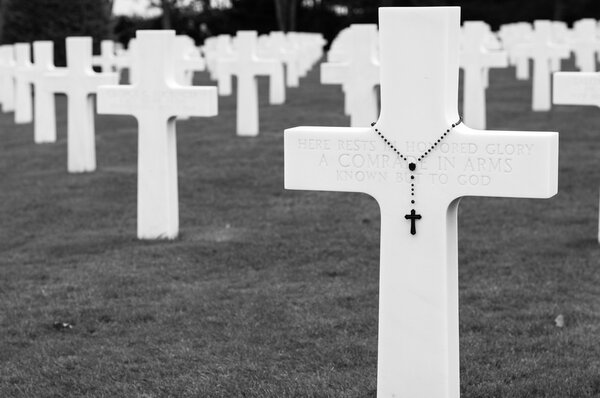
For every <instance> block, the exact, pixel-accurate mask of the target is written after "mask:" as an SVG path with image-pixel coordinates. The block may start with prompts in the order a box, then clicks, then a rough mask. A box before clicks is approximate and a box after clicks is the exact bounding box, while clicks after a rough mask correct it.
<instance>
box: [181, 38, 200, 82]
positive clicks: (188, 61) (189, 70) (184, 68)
mask: <svg viewBox="0 0 600 398" xmlns="http://www.w3.org/2000/svg"><path fill="white" fill-rule="evenodd" d="M174 49H175V51H174V56H175V61H176V62H175V63H174V67H175V81H176V82H177V83H178V84H181V85H183V86H191V85H192V83H193V79H194V73H195V72H201V71H203V70H205V69H206V63H205V62H204V59H203V58H202V57H201V56H200V52H199V51H198V49H197V48H196V45H195V44H194V40H192V38H190V37H189V36H186V35H178V36H175V42H174Z"/></svg>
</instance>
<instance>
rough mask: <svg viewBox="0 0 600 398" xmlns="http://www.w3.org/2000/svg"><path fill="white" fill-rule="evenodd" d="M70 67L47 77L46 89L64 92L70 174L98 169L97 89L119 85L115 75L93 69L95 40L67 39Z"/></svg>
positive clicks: (53, 72)
mask: <svg viewBox="0 0 600 398" xmlns="http://www.w3.org/2000/svg"><path fill="white" fill-rule="evenodd" d="M66 42H67V67H65V68H56V69H55V70H54V71H52V72H47V73H46V74H45V78H44V83H43V86H44V88H45V89H46V90H48V91H49V92H52V93H64V94H65V95H66V96H67V98H68V110H67V155H68V159H67V169H68V171H69V172H70V173H83V172H90V171H94V170H96V141H95V140H96V138H95V131H94V118H95V112H94V98H93V96H92V95H93V94H95V93H96V92H97V90H98V87H99V86H101V85H105V84H116V83H117V82H118V77H117V74H116V73H96V72H94V71H93V69H92V38H91V37H68V38H67V40H66Z"/></svg>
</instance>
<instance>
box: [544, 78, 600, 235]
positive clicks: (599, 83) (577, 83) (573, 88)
mask: <svg viewBox="0 0 600 398" xmlns="http://www.w3.org/2000/svg"><path fill="white" fill-rule="evenodd" d="M552 100H553V103H554V104H556V105H591V106H596V107H600V73H596V72H558V73H555V74H554V92H553V98H552ZM598 220H599V221H598V242H599V243H600V214H599V216H598Z"/></svg>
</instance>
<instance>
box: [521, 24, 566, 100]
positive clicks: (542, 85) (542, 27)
mask: <svg viewBox="0 0 600 398" xmlns="http://www.w3.org/2000/svg"><path fill="white" fill-rule="evenodd" d="M518 47H519V48H520V51H525V52H527V53H528V54H529V57H530V58H532V59H533V95H532V109H533V110H534V111H547V110H550V107H551V98H550V85H551V72H552V68H553V66H552V63H553V62H554V63H556V60H558V61H560V59H562V58H568V57H569V55H570V51H569V48H568V47H566V46H564V45H561V44H557V43H555V42H554V41H553V38H552V23H551V22H550V21H543V20H538V21H535V22H534V31H533V36H532V41H531V42H530V43H525V44H521V45H519V46H518ZM554 67H556V66H554Z"/></svg>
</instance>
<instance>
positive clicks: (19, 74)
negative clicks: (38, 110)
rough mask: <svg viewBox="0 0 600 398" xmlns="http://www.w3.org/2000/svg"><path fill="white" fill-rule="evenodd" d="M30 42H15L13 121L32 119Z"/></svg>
mask: <svg viewBox="0 0 600 398" xmlns="http://www.w3.org/2000/svg"><path fill="white" fill-rule="evenodd" d="M32 69H33V64H32V63H31V44H29V43H17V44H15V123H17V124H23V123H31V122H32V121H33V96H32V93H31V79H30V72H31V70H32Z"/></svg>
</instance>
